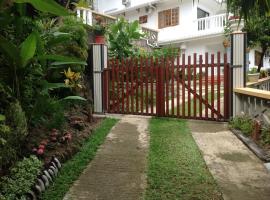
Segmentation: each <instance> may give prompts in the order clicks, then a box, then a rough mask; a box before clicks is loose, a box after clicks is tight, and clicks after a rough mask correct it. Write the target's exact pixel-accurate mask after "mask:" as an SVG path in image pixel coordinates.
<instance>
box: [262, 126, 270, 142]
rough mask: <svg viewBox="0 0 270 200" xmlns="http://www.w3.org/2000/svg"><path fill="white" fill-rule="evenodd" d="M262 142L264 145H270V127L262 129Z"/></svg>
mask: <svg viewBox="0 0 270 200" xmlns="http://www.w3.org/2000/svg"><path fill="white" fill-rule="evenodd" d="M261 141H262V142H263V144H267V145H270V126H266V127H263V128H262V132H261Z"/></svg>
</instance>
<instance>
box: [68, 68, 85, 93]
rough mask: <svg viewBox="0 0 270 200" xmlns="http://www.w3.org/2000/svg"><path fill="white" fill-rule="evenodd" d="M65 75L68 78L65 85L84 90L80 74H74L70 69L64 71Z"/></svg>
mask: <svg viewBox="0 0 270 200" xmlns="http://www.w3.org/2000/svg"><path fill="white" fill-rule="evenodd" d="M64 74H65V76H66V79H65V84H66V85H67V86H69V87H71V88H79V89H81V88H82V85H81V84H80V80H81V74H80V72H73V71H72V70H71V69H70V67H69V68H68V70H67V71H66V70H64Z"/></svg>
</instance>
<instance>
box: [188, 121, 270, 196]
mask: <svg viewBox="0 0 270 200" xmlns="http://www.w3.org/2000/svg"><path fill="white" fill-rule="evenodd" d="M188 124H189V127H190V129H191V132H192V135H193V138H194V139H195V141H196V143H197V145H198V146H199V148H200V150H201V152H202V155H203V157H204V159H205V161H206V164H207V166H208V168H209V170H210V172H211V173H212V175H213V177H214V178H215V180H216V181H217V184H218V185H219V187H220V189H221V191H222V193H223V198H224V200H269V199H270V173H269V172H268V171H267V169H266V167H265V166H264V163H263V162H262V161H261V160H259V159H258V158H257V157H256V156H255V155H254V154H253V153H252V152H251V151H250V150H249V149H248V148H247V147H246V146H245V145H244V144H243V143H242V142H241V141H240V140H239V139H238V138H237V137H236V136H235V135H234V134H233V133H232V132H231V131H229V130H228V128H227V124H226V123H218V122H206V121H189V122H188Z"/></svg>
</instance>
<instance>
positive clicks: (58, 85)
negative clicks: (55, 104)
mask: <svg viewBox="0 0 270 200" xmlns="http://www.w3.org/2000/svg"><path fill="white" fill-rule="evenodd" d="M58 88H68V86H67V85H66V84H64V83H48V82H47V81H46V82H45V83H44V84H43V89H42V91H41V92H42V93H43V94H48V92H49V90H54V89H58Z"/></svg>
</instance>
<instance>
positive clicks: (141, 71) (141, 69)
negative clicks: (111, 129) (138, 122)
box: [140, 57, 144, 114]
mask: <svg viewBox="0 0 270 200" xmlns="http://www.w3.org/2000/svg"><path fill="white" fill-rule="evenodd" d="M140 86H141V114H143V96H144V95H143V58H142V57H141V59H140Z"/></svg>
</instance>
